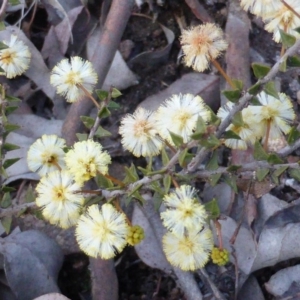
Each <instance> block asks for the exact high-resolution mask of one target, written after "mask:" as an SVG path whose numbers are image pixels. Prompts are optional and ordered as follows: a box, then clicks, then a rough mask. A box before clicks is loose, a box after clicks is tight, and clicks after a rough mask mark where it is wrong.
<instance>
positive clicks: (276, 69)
mask: <svg viewBox="0 0 300 300" xmlns="http://www.w3.org/2000/svg"><path fill="white" fill-rule="evenodd" d="M299 49H300V40H297V41H296V43H295V44H294V45H293V46H292V47H291V48H289V49H288V50H287V51H286V52H285V54H284V55H283V56H282V57H281V58H280V59H279V60H278V62H277V63H276V64H275V65H274V66H273V67H272V69H271V70H270V71H269V73H268V74H267V75H266V76H265V77H263V78H262V79H259V80H258V81H257V82H256V84H257V85H260V86H261V85H264V84H265V83H267V82H269V81H270V80H272V79H273V78H274V77H275V76H276V74H277V73H278V72H279V69H280V66H281V64H282V63H283V62H284V61H285V60H286V58H287V57H289V56H292V55H294V54H295V53H296V52H297V51H298V50H299ZM252 97H253V95H251V94H250V93H249V92H246V94H245V95H244V96H242V98H240V100H239V102H238V103H237V104H236V105H235V106H234V107H233V108H232V110H231V111H230V113H229V114H228V116H227V117H226V118H225V119H224V120H223V121H222V123H221V124H220V126H219V128H218V131H217V132H216V137H217V138H220V137H221V135H222V134H223V133H224V131H225V130H226V129H227V127H228V126H229V125H230V123H231V121H232V118H233V116H234V115H235V114H236V113H237V112H239V111H241V110H242V109H243V108H244V107H245V106H246V105H247V103H248V102H249V101H250V99H251V98H252ZM209 152H210V150H209V149H206V148H202V149H201V150H200V151H199V152H198V154H197V155H196V156H195V157H194V158H193V160H192V161H191V162H190V163H189V165H188V166H187V172H188V173H192V172H194V171H195V170H196V169H197V167H198V166H199V164H201V163H202V162H203V160H204V159H205V158H206V156H207V154H208V153H209Z"/></svg>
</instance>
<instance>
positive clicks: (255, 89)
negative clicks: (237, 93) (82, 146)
mask: <svg viewBox="0 0 300 300" xmlns="http://www.w3.org/2000/svg"><path fill="white" fill-rule="evenodd" d="M260 88H261V85H260V84H259V83H256V84H254V85H252V86H251V87H250V88H249V89H248V93H249V94H251V95H256V94H257V93H258V92H259V90H260Z"/></svg>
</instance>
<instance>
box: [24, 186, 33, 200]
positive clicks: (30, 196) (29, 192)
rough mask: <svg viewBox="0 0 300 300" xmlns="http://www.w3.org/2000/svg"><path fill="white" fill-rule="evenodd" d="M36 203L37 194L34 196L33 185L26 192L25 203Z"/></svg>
mask: <svg viewBox="0 0 300 300" xmlns="http://www.w3.org/2000/svg"><path fill="white" fill-rule="evenodd" d="M34 201H35V194H34V190H33V188H32V185H31V184H30V185H29V186H28V189H27V191H26V194H25V202H26V203H31V202H34Z"/></svg>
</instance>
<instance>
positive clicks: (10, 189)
mask: <svg viewBox="0 0 300 300" xmlns="http://www.w3.org/2000/svg"><path fill="white" fill-rule="evenodd" d="M1 190H2V192H4V193H6V192H15V191H16V189H15V188H13V187H11V186H7V185H5V186H3V187H2V189H1Z"/></svg>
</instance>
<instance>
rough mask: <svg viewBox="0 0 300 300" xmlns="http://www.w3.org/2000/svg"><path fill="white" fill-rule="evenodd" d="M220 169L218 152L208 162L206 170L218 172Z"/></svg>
mask: <svg viewBox="0 0 300 300" xmlns="http://www.w3.org/2000/svg"><path fill="white" fill-rule="evenodd" d="M218 167H219V164H218V153H217V151H214V152H213V154H212V156H211V158H210V160H209V161H208V163H207V165H206V167H205V169H206V170H209V171H213V170H216V169H218Z"/></svg>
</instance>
